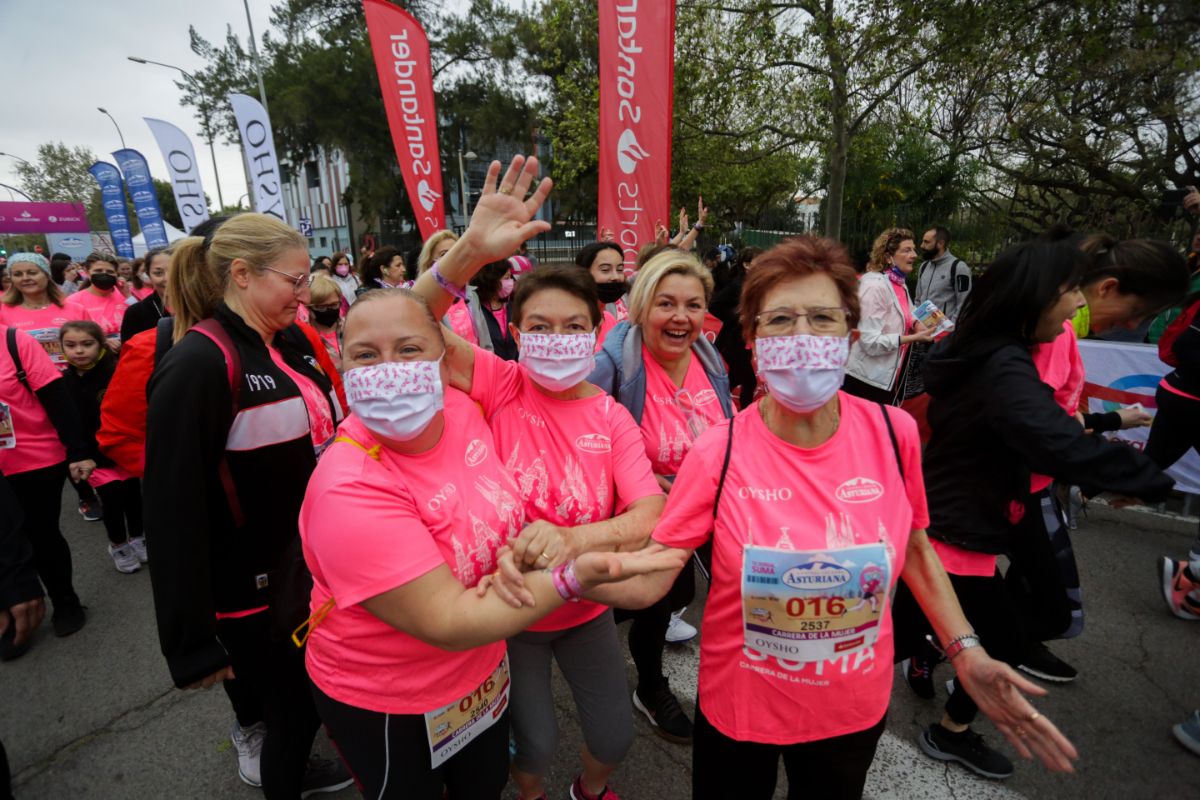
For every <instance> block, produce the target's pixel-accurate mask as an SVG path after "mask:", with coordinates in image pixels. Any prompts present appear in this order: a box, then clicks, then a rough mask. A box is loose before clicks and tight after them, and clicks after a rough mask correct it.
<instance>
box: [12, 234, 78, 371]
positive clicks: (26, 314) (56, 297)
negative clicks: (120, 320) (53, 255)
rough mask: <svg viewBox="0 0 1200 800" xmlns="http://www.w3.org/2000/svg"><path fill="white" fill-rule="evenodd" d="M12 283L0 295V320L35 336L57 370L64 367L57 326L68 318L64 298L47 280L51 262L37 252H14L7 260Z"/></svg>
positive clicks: (58, 289)
mask: <svg viewBox="0 0 1200 800" xmlns="http://www.w3.org/2000/svg"><path fill="white" fill-rule="evenodd" d="M8 271H9V274H10V275H11V276H12V286H10V287H9V289H8V291H7V292H5V293H4V296H3V297H2V298H0V323H2V324H4V325H7V326H9V327H10V328H16V329H17V330H19V331H24V332H25V333H28V334H29V335H30V336H32V337H33V338H34V339H37V341H38V344H40V345H41V346H42V348H43V349H44V350H45V351H46V354H47V355H49V356H50V360H51V361H53V362H54V365H55V366H56V367H58V368H59V369H64V368H65V366H66V359H64V358H63V354H62V347H61V345H59V343H58V329H59V328H61V327H62V324H63V323H64V322H66V321H67V320H68V319H71V317H70V316H68V313H69V312H68V311H67V309H66V308H65V302H66V298H65V296H64V295H63V293H62V290H61V289H60V288H58V286H57V285H56V284H55V283H54V281H52V280H51V279H50V262H48V261H46V258H45V257H44V256H42V255H41V254H40V253H14V254H13V256H12V257H11V258H10V259H9V261H8Z"/></svg>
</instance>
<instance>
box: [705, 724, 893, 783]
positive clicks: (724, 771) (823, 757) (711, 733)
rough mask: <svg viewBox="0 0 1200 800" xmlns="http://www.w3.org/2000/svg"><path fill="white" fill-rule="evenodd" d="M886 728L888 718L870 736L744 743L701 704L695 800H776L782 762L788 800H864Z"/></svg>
mask: <svg viewBox="0 0 1200 800" xmlns="http://www.w3.org/2000/svg"><path fill="white" fill-rule="evenodd" d="M886 722H887V714H884V716H883V719H881V720H879V722H877V723H875V724H874V725H872V726H871V727H870V728H867V729H866V730H863V731H858V732H857V733H848V734H846V735H844V736H834V737H832V738H829V739H819V740H817V741H815V742H803V743H801V744H787V745H780V744H760V743H758V742H739V741H737V740H736V739H731V738H729V737H728V736H726V735H725V734H723V733H721V732H720V731H718V730H717V729H716V728H714V727H713V726H712V723H711V722H709V721H708V718H707V717H705V716H704V712H703V711H701V709H700V704H699V703H698V702H697V703H696V728H695V733H694V734H693V738H692V800H710V798H711V800H724V799H725V798H729V797H736V798H739V800H742V799H743V798H744V799H745V800H759V798H761V799H762V800H770V798H771V797H774V796H775V783H776V779H777V777H778V774H779V758H780V756H782V757H783V768H784V771H785V772H787V779H788V795H787V796H788V800H799V798H801V797H820V798H827V799H828V800H858V798H861V797H862V793H863V786H864V785H865V784H866V782H867V770H868V769H870V768H871V762H872V761H874V760H875V748H876V746H877V745H878V744H879V737H880V736H882V735H883V729H884V725H885V723H886Z"/></svg>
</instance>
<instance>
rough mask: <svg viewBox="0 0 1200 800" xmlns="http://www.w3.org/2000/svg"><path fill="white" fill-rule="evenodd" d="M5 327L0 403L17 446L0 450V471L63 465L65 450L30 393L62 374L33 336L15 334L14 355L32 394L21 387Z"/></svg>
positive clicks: (1, 330) (0, 328) (0, 345)
mask: <svg viewBox="0 0 1200 800" xmlns="http://www.w3.org/2000/svg"><path fill="white" fill-rule="evenodd" d="M8 327H9V326H8V325H4V324H2V323H0V403H4V404H6V405H7V406H8V413H9V415H10V416H11V418H12V435H13V436H15V437H16V446H15V447H9V448H3V447H0V472H3V473H4V474H5V475H17V474H19V473H22V472H29V471H31V470H35V469H43V468H45V467H52V466H54V465H55V464H60V463H62V462H63V461H65V460H66V458H67V450H66V448H65V447H63V444H62V442H61V441H59V438H58V431H56V430H55V429H54V425H53V424H52V423H51V422H50V417H48V416H47V415H46V410H45V409H44V408H42V404H41V402H39V401H38V399H37V396H36V395H34V394H33V392H36V391H38V390H39V389H41V388H42V387H43V386H45V385H46V384H48V383H50V382H51V381H56V380H59V379H60V378H62V373H61V372H60V371H59V369H58V367H56V366H54V363H53V362H52V361H51V360H50V356H48V355H46V351H45V350H43V349H42V348H41V347H40V346H39V345H38V343H37V341H36V340H35V339H34V338H33V337H32V336H28V335H26V334H25V333H18V334H17V353H18V355H20V356H21V366H22V367H24V368H25V376H26V380H28V381H29V387H30V389H32V390H33V391H30V389H26V388H25V387H24V386H22V385H21V382H20V381H18V380H17V368H16V365H15V364H13V360H12V356H11V355H10V354H9V352H8V347H7V346H6V345H4V340H5V338H6V337H7V336H8Z"/></svg>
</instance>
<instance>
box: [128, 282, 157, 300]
mask: <svg viewBox="0 0 1200 800" xmlns="http://www.w3.org/2000/svg"><path fill="white" fill-rule="evenodd" d="M129 293H130V294H131V295H133V296H134V297H135V298H137V299H138V300H145V299H146V298H147V297H149V296H150V295H152V294H154V287H153V286H143V287H142V288H141V289H139V288H137V287H136V286H134V285H133V284H132V283H131V284H129Z"/></svg>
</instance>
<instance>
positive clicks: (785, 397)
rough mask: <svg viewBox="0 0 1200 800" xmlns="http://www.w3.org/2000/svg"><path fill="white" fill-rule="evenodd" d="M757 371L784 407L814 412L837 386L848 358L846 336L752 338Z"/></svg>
mask: <svg viewBox="0 0 1200 800" xmlns="http://www.w3.org/2000/svg"><path fill="white" fill-rule="evenodd" d="M754 349H755V353H756V355H757V358H758V373H759V375H761V376H762V378H763V381H764V382H765V383H766V384H767V388H768V389H769V390H770V392H771V396H772V397H774V398H775V399H776V400H777V401H778V402H779V403H780V404H781V405H783V406H784V407H785V408H787V409H789V410H791V411H794V412H796V413H797V414H807V413H810V412H812V411H816V410H817V409H818V408H820V407H821V406H823V405H825V404H826V403H827V402H829V399H830V398H831V397H833V396H834V395H835V394H837V390H838V389H839V388H841V385H842V379H843V378H844V376H845V372H846V361H847V360H849V358H850V339H849V337H846V336H812V335H809V334H800V335H797V336H770V337H763V338H758V339H755V340H754Z"/></svg>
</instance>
